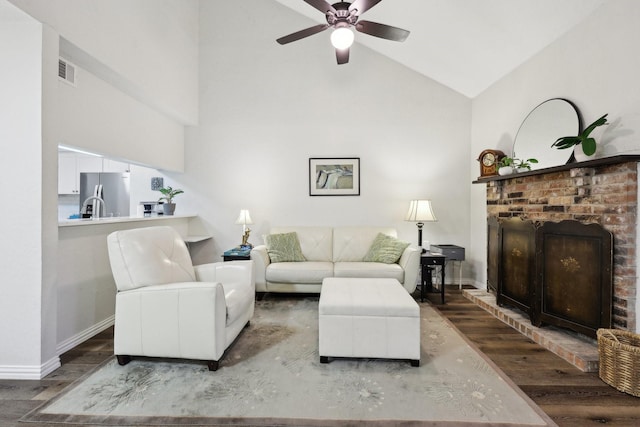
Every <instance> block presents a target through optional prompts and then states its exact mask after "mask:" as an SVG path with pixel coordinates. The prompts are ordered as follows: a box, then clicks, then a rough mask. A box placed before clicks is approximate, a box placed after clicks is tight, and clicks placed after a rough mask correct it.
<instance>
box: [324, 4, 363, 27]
mask: <svg viewBox="0 0 640 427" xmlns="http://www.w3.org/2000/svg"><path fill="white" fill-rule="evenodd" d="M350 5H351V3H347V2H340V3H335V4H333V5H332V6H333V8H334V9H335V10H336V12H335V13H334V12H333V11H332V10H327V13H326V17H327V23H328V24H329V25H333V26H335V27H336V28H338V24H340V23H341V22H344V23H345V24H347V25H355V24H356V22H357V21H358V15H357V13H358V10H357V9H353V10H351V11H349V6H350Z"/></svg>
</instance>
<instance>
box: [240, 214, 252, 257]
mask: <svg viewBox="0 0 640 427" xmlns="http://www.w3.org/2000/svg"><path fill="white" fill-rule="evenodd" d="M236 224H242V243H241V244H240V247H241V248H243V249H250V248H252V247H253V245H252V244H251V243H249V233H251V229H250V228H249V227H247V224H253V221H252V220H251V215H250V214H249V210H248V209H241V210H240V215H238V219H236Z"/></svg>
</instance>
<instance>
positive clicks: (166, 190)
mask: <svg viewBox="0 0 640 427" xmlns="http://www.w3.org/2000/svg"><path fill="white" fill-rule="evenodd" d="M158 191H159V192H161V193H162V197H160V198H159V199H158V201H162V200H166V201H167V203H173V198H174V197H176V196H177V195H178V194H182V193H184V191H183V190H180V189H179V188H176V189H173V188H171V187H163V188H160V189H159V190H158Z"/></svg>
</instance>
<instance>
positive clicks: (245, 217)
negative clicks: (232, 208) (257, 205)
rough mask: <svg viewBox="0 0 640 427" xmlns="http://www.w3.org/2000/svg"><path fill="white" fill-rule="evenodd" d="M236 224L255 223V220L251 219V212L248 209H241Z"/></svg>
mask: <svg viewBox="0 0 640 427" xmlns="http://www.w3.org/2000/svg"><path fill="white" fill-rule="evenodd" d="M236 224H242V225H247V224H253V221H251V215H250V214H249V210H248V209H241V210H240V215H238V219H236Z"/></svg>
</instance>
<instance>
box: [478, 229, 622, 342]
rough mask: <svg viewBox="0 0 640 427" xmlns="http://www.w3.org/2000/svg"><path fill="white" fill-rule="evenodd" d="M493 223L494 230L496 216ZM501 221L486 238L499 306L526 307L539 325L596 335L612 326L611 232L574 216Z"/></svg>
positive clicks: (525, 309) (536, 324)
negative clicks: (577, 219)
mask: <svg viewBox="0 0 640 427" xmlns="http://www.w3.org/2000/svg"><path fill="white" fill-rule="evenodd" d="M489 224H490V226H489V230H490V231H493V232H494V233H495V220H493V222H492V221H491V220H490V222H489ZM497 225H498V226H497V238H494V239H489V241H488V246H489V247H488V252H487V253H488V257H489V258H493V261H494V262H492V260H491V259H489V260H488V263H487V265H488V271H487V273H488V274H487V277H488V278H497V290H496V300H497V303H498V304H499V305H510V306H514V307H517V308H519V309H520V310H523V311H524V312H526V313H527V314H528V315H529V318H530V319H531V323H532V324H533V325H535V326H543V325H544V324H549V325H554V326H559V327H563V328H567V329H570V330H573V331H576V332H578V333H581V334H584V335H587V336H590V337H593V338H595V337H596V331H597V329H598V328H610V327H611V312H612V289H613V271H612V265H613V250H612V249H613V236H612V234H611V233H610V232H609V231H607V230H605V229H604V228H603V227H602V226H600V225H599V224H582V223H580V222H578V221H573V220H567V221H561V222H544V223H542V224H535V223H533V222H531V221H529V220H522V219H520V218H512V219H506V220H502V221H497ZM492 227H493V229H492ZM494 236H495V234H494ZM494 257H495V258H494ZM496 259H497V262H495V260H496ZM494 280H495V279H494ZM488 282H489V283H488V284H490V282H491V281H490V280H489V281H488Z"/></svg>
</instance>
